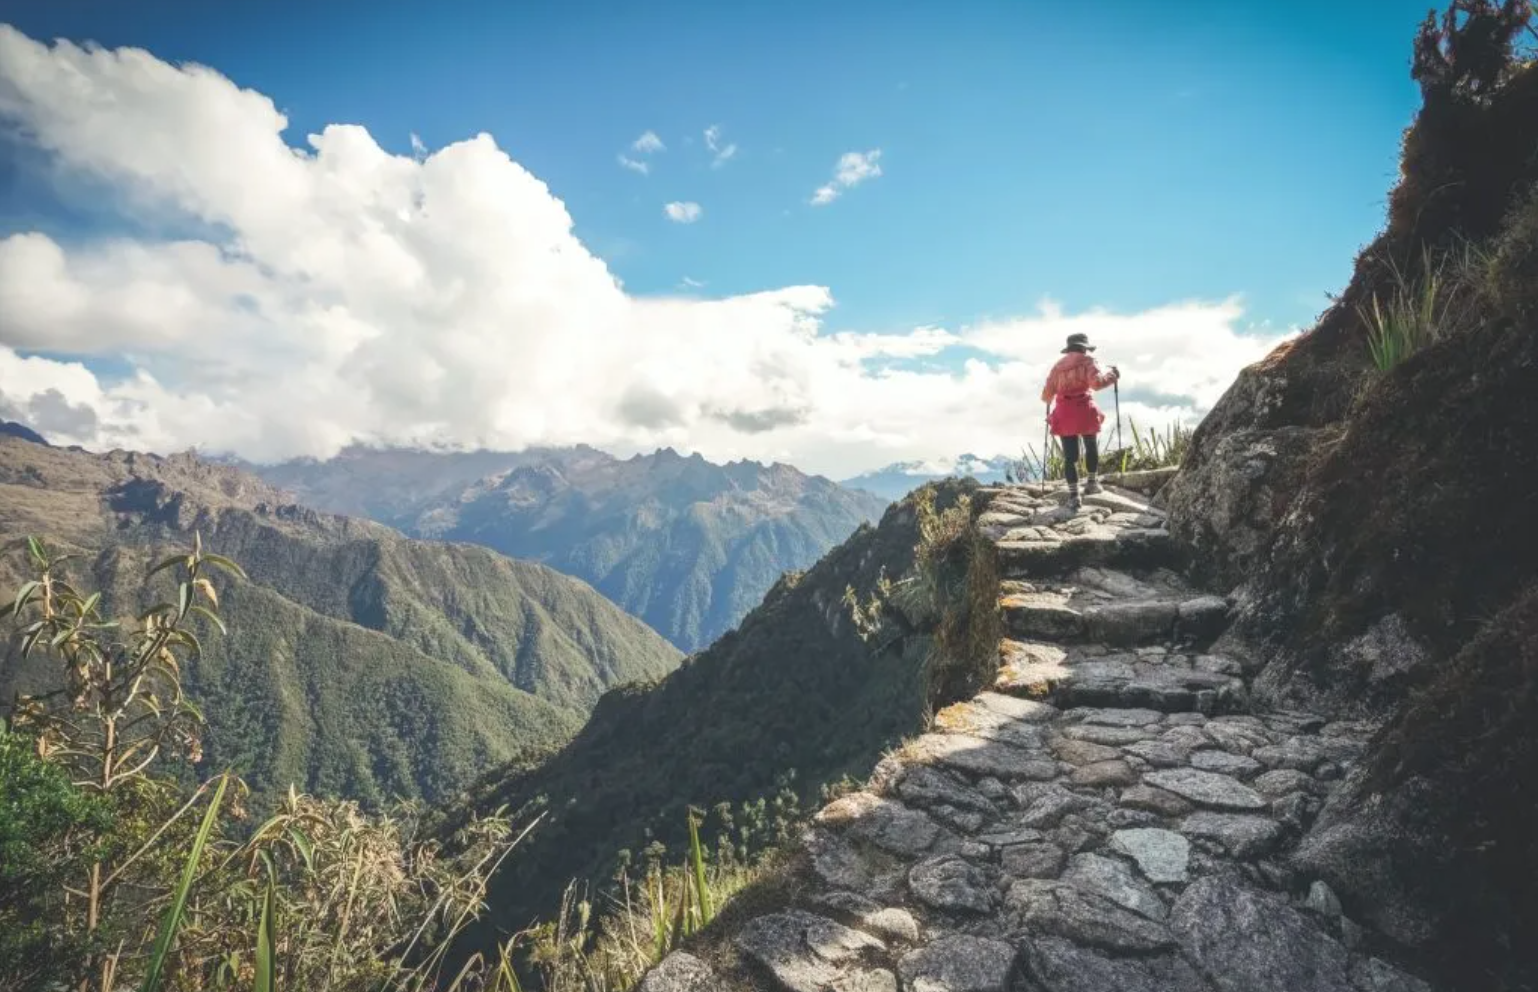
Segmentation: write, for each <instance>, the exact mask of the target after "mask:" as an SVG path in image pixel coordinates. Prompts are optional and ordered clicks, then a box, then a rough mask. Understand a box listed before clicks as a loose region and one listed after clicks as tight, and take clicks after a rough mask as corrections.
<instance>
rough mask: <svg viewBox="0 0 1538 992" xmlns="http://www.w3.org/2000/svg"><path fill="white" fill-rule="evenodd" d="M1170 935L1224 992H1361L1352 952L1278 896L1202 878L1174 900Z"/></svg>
mask: <svg viewBox="0 0 1538 992" xmlns="http://www.w3.org/2000/svg"><path fill="white" fill-rule="evenodd" d="M1170 928H1171V929H1172V930H1173V931H1174V933H1175V935H1176V936H1177V937H1178V938H1179V940H1180V946H1181V948H1182V949H1183V950H1184V951H1185V953H1186V955H1187V956H1188V957H1189V958H1190V959H1191V961H1193V962H1194V963H1195V964H1196V966H1197V968H1199V969H1200V970H1201V971H1202V972H1203V973H1204V974H1206V975H1207V976H1208V977H1209V978H1211V980H1212V982H1213V984H1214V985H1216V986H1217V987H1218V989H1220V990H1221V992H1355V990H1354V989H1352V987H1351V982H1350V978H1349V975H1348V972H1347V963H1348V958H1347V954H1346V949H1345V948H1344V947H1342V946H1341V945H1340V943H1339V942H1337V941H1336V940H1335V939H1334V938H1333V937H1331V936H1330V935H1329V934H1328V933H1327V932H1326V931H1325V930H1324V928H1323V927H1322V926H1321V925H1320V924H1318V923H1317V922H1316V921H1315V920H1313V919H1311V918H1309V917H1308V916H1307V915H1305V914H1304V913H1303V912H1301V911H1300V910H1298V909H1295V908H1293V907H1292V906H1291V905H1289V904H1288V902H1287V900H1286V899H1284V898H1283V897H1281V896H1279V895H1276V894H1274V893H1270V892H1261V891H1259V890H1256V889H1253V888H1250V887H1248V886H1246V885H1243V884H1241V883H1239V882H1237V881H1235V880H1233V879H1230V878H1219V877H1208V878H1202V879H1198V880H1197V881H1195V882H1192V883H1191V884H1190V885H1189V886H1188V887H1187V888H1186V890H1185V892H1183V893H1182V894H1181V896H1180V898H1179V899H1177V900H1176V901H1175V906H1174V908H1173V909H1172V910H1171V911H1170Z"/></svg>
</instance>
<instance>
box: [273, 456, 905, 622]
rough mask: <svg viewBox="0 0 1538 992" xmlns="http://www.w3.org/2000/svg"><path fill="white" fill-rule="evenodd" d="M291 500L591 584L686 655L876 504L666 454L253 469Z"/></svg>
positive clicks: (812, 483)
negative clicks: (526, 562)
mask: <svg viewBox="0 0 1538 992" xmlns="http://www.w3.org/2000/svg"><path fill="white" fill-rule="evenodd" d="M255 470H256V471H258V472H260V473H261V474H262V476H263V477H264V478H265V479H267V480H268V481H269V482H271V483H272V484H274V485H279V486H282V487H284V488H285V489H288V490H290V491H292V492H294V493H295V494H296V495H297V496H298V498H299V499H300V501H301V502H304V503H307V504H310V505H314V506H318V507H320V508H322V509H327V510H332V511H335V512H363V513H367V514H368V515H369V516H370V517H372V518H374V519H376V520H378V521H380V522H382V523H386V524H389V525H390V526H392V527H396V528H399V529H400V530H402V531H403V532H405V533H407V534H410V535H412V536H415V537H423V538H432V539H436V540H449V541H468V542H473V543H476V544H480V545H483V546H485V547H488V548H491V549H493V550H495V551H500V552H502V553H503V554H506V555H510V556H512V557H515V558H522V559H527V560H530V561H538V562H541V563H543V564H545V565H548V566H550V567H551V568H554V569H556V570H558V571H561V572H564V573H566V574H568V575H573V576H576V577H577V578H580V579H582V580H584V581H585V582H589V583H591V584H592V585H593V586H594V588H596V589H597V590H598V591H599V592H601V593H603V594H604V595H605V596H607V597H609V599H611V600H613V601H614V602H615V603H618V604H619V605H620V606H621V607H623V608H624V609H625V610H626V611H628V612H629V613H630V614H631V615H633V616H636V617H639V618H640V619H641V620H643V621H644V622H646V623H647V624H648V625H649V626H651V627H652V629H653V630H656V631H658V632H660V633H661V634H662V635H663V636H665V637H666V638H668V640H670V641H672V642H673V643H674V644H675V645H677V646H678V647H679V648H680V649H682V650H684V651H696V650H699V649H701V648H703V647H705V646H707V645H709V644H710V643H711V642H712V641H714V640H715V639H716V638H717V637H719V636H720V635H721V634H723V633H725V632H726V631H728V630H730V629H731V628H732V627H734V626H736V624H737V623H738V622H739V621H741V620H742V618H743V617H744V616H746V615H747V613H748V611H749V610H751V609H752V608H753V607H754V606H756V605H757V604H758V602H759V601H760V600H761V599H762V598H763V596H764V594H765V593H766V592H768V591H769V589H770V587H771V586H773V585H774V583H775V582H776V581H778V579H779V577H780V576H781V575H782V574H783V573H785V572H787V571H796V570H800V569H805V568H809V567H811V566H812V565H813V564H814V563H816V561H817V560H818V559H819V558H821V557H822V556H823V555H824V554H825V553H826V552H827V551H828V550H829V549H830V548H832V547H834V546H835V545H837V544H838V543H839V542H841V541H843V540H844V539H845V538H847V537H848V536H849V535H850V534H851V533H852V532H853V531H854V529H855V528H856V527H858V526H859V525H860V524H862V523H871V522H874V521H876V520H877V519H879V518H880V516H881V513H882V512H883V511H884V510H885V508H886V506H887V501H886V500H883V499H881V498H879V497H876V496H872V495H871V494H869V493H864V492H856V491H854V490H850V489H845V488H843V487H841V486H839V485H837V484H835V483H833V482H830V481H829V480H827V479H824V478H821V477H818V476H808V475H805V474H803V473H801V472H799V471H797V470H796V469H794V468H792V467H791V466H789V465H778V464H776V465H761V464H758V463H756V462H748V461H742V462H733V463H731V464H727V465H715V464H712V463H710V462H707V461H705V460H704V459H703V458H701V457H700V456H699V455H692V456H689V457H684V456H683V455H680V454H678V453H677V452H675V451H673V450H672V449H663V450H661V451H658V452H655V453H654V454H650V455H637V456H635V457H634V458H629V459H623V460H622V459H618V458H614V457H613V456H611V455H608V454H605V453H603V452H601V451H598V450H596V449H593V448H587V447H578V448H569V449H533V450H530V451H526V452H520V453H498V452H468V453H430V452H409V451H392V450H369V449H353V450H349V451H347V452H344V453H343V454H342V455H340V456H338V457H337V458H335V459H333V460H331V461H329V462H292V463H286V464H283V465H277V466H270V467H260V466H258V467H255Z"/></svg>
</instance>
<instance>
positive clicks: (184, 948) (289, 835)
mask: <svg viewBox="0 0 1538 992" xmlns="http://www.w3.org/2000/svg"><path fill="white" fill-rule="evenodd" d="M25 547H26V553H27V555H28V557H29V560H30V562H31V564H32V566H33V569H34V573H35V576H36V577H35V578H34V579H31V580H29V581H27V582H25V583H23V584H22V586H21V588H20V590H19V591H18V592H17V594H16V596H15V597H14V600H13V601H11V602H10V603H9V605H8V607H7V608H6V610H5V613H6V614H8V615H12V616H14V618H15V620H16V623H17V625H18V627H19V628H20V631H19V632H20V641H21V648H22V650H23V651H24V652H27V653H38V654H40V655H42V656H46V657H48V658H51V659H53V660H54V661H55V662H56V664H57V670H58V672H59V682H60V683H62V685H61V687H60V688H59V689H56V690H54V691H52V692H48V693H44V694H40V695H38V696H33V697H21V698H20V699H19V700H18V705H17V706H16V707H15V708H14V711H13V714H12V722H13V723H14V724H15V725H16V727H17V728H19V729H18V731H16V732H13V731H12V730H10V729H7V730H6V731H5V733H4V734H3V736H0V786H3V787H4V788H5V790H6V791H5V795H6V798H7V802H6V803H4V804H0V854H3V855H4V858H3V860H0V896H5V895H8V894H12V893H15V894H18V895H20V896H23V897H24V901H23V902H22V903H21V905H22V907H23V908H25V910H26V911H27V912H28V913H29V914H30V915H31V917H32V920H31V921H29V925H28V927H27V929H26V930H25V931H23V932H22V933H21V934H19V935H15V934H12V933H11V932H7V933H5V934H3V935H0V954H4V955H5V956H4V957H0V962H3V963H5V964H6V965H7V966H8V967H9V966H11V965H12V964H13V962H12V960H11V959H13V958H14V959H17V960H19V961H21V962H22V964H21V965H19V966H17V967H16V969H15V970H14V971H12V972H10V974H13V975H14V974H21V975H28V974H35V975H42V974H44V972H43V971H42V970H41V969H39V968H32V970H31V971H29V972H24V971H22V970H21V968H22V967H23V966H25V967H31V966H30V965H27V964H26V962H27V961H29V960H30V961H33V962H36V961H37V960H39V959H40V958H47V957H48V956H49V954H50V952H53V951H56V950H58V949H60V948H65V947H78V948H79V949H80V952H79V953H77V954H73V955H71V956H70V957H69V958H67V959H65V960H63V961H62V962H60V964H59V967H58V968H56V969H54V971H55V972H59V973H58V974H49V975H48V977H49V978H60V979H65V980H67V981H69V982H70V983H71V985H72V987H73V988H75V989H77V990H78V992H117V990H119V989H121V988H125V987H130V986H132V987H137V988H139V989H140V990H141V992H206V990H214V989H236V988H239V989H247V988H252V987H255V988H257V989H260V990H262V992H269V990H272V989H277V988H294V989H306V990H310V989H315V990H321V992H426V990H428V989H448V990H450V992H453V990H459V992H472V990H479V989H481V988H483V987H484V986H485V985H486V984H487V982H488V981H491V980H496V981H501V979H497V978H496V976H497V975H498V974H499V973H502V972H505V971H506V968H505V964H506V963H505V962H497V963H493V964H490V965H487V963H486V962H485V961H483V960H482V959H481V958H479V957H478V956H473V957H472V958H471V959H470V960H468V961H466V962H464V964H463V966H462V967H460V969H459V971H458V972H457V973H455V974H454V975H453V976H452V978H451V979H450V978H449V976H445V975H444V970H445V968H446V966H447V955H448V952H449V948H450V947H451V946H452V944H453V941H454V939H455V937H456V936H457V935H458V934H459V933H461V932H462V931H463V930H464V929H465V927H466V926H467V924H468V923H469V921H471V920H473V919H474V918H475V917H476V915H477V914H478V913H479V912H480V911H481V910H482V908H483V907H484V905H485V894H486V885H487V882H488V880H489V878H490V877H491V875H492V874H493V873H494V872H495V871H496V870H497V868H498V866H500V865H501V864H502V862H503V860H504V859H505V858H506V857H507V856H508V855H509V854H510V852H511V851H512V850H513V848H514V847H515V846H516V845H517V843H518V842H519V841H520V840H521V839H522V838H523V837H524V836H527V834H528V832H529V831H530V830H532V829H533V828H534V827H535V825H536V824H537V823H538V822H539V821H538V819H535V820H533V821H532V822H530V823H528V825H527V826H526V827H525V829H524V830H523V832H522V833H520V834H518V835H517V837H514V836H513V833H512V821H511V818H510V817H508V816H506V815H505V812H504V811H503V810H497V811H496V812H495V813H494V814H492V815H490V816H485V817H472V818H470V819H469V821H468V822H466V823H464V824H462V825H461V826H460V828H459V829H458V831H456V832H455V834H454V836H453V837H451V838H449V839H448V840H446V841H444V840H439V839H436V838H434V837H430V836H428V835H427V834H426V833H425V828H424V822H425V817H424V815H423V813H422V811H421V809H420V808H417V807H414V806H412V805H410V804H402V805H401V806H400V807H398V809H397V810H395V811H394V812H392V813H385V814H379V815H368V814H365V813H363V812H362V810H361V809H360V808H359V807H358V806H357V805H356V804H355V803H350V802H343V801H339V800H322V799H316V798H314V797H311V796H306V795H303V794H299V793H297V792H295V791H293V790H292V789H291V790H290V791H289V794H288V797H287V800H286V802H283V803H281V804H280V806H279V808H278V809H277V811H276V812H275V813H274V814H273V815H272V816H271V817H269V818H268V819H267V820H266V821H264V822H263V823H261V824H260V825H259V826H257V827H256V828H255V829H254V830H251V831H249V832H248V833H247V834H246V835H245V837H244V839H243V840H238V841H237V840H232V839H227V838H226V834H228V833H231V832H232V831H229V830H228V820H230V819H236V818H243V817H244V815H245V814H244V812H243V810H241V809H240V802H241V798H242V796H243V795H244V794H245V792H246V789H245V786H244V783H243V782H241V781H240V779H238V778H237V777H235V776H234V775H231V774H229V773H225V774H222V775H219V776H217V777H216V778H215V779H213V780H210V781H208V782H205V783H203V784H202V785H200V786H198V787H197V788H195V789H193V790H191V791H190V794H188V792H187V790H186V789H184V788H183V787H182V786H180V785H179V784H178V783H177V782H176V781H175V780H173V779H170V778H167V777H162V776H161V775H158V774H157V771H158V770H159V769H160V767H161V766H162V765H164V764H165V763H166V762H167V761H170V760H173V759H186V760H190V761H195V760H196V758H197V757H198V748H197V732H198V729H199V726H200V724H201V714H200V713H198V712H197V710H196V709H195V708H194V707H192V706H191V705H190V704H189V703H187V701H186V698H185V696H184V694H183V692H182V687H181V671H182V668H183V666H184V664H185V662H186V661H187V660H188V659H190V658H194V657H196V656H197V654H198V652H199V650H200V648H201V644H200V642H199V640H198V638H197V636H196V635H195V634H194V633H193V632H192V631H191V630H190V629H189V628H188V627H187V626H186V623H187V621H189V620H191V619H194V618H199V619H203V620H206V621H208V622H209V623H211V624H213V625H214V626H215V627H217V628H219V629H220V630H222V629H223V624H222V622H221V621H220V619H219V617H218V613H217V609H218V602H219V595H218V592H217V590H216V588H215V586H214V584H213V582H212V581H211V580H210V578H209V577H208V575H207V574H206V566H212V567H213V568H216V569H220V570H223V571H225V572H227V573H229V574H230V575H233V576H236V577H239V576H240V575H241V574H242V573H241V571H240V569H239V567H238V566H237V565H235V563H234V562H232V561H230V560H228V559H226V558H223V557H221V556H218V555H214V554H210V553H207V552H205V551H204V550H203V548H202V542H201V540H199V539H197V538H194V542H193V546H192V548H191V549H190V551H189V552H185V553H179V554H177V555H174V556H171V557H168V558H166V559H164V560H162V561H161V562H159V563H158V564H157V565H155V566H154V568H153V569H152V574H158V573H160V572H164V571H170V570H172V569H176V570H178V571H179V573H180V580H179V582H178V583H177V586H176V594H175V597H174V602H172V601H168V602H162V603H158V604H156V605H154V606H152V607H150V608H149V609H148V610H146V611H145V612H144V613H142V614H140V616H139V617H138V618H137V619H136V620H133V621H130V622H127V623H124V622H119V621H108V620H106V619H105V618H104V616H103V615H102V612H101V603H102V598H101V596H100V594H98V593H91V594H85V593H83V592H82V591H80V590H77V589H76V588H75V587H74V586H73V585H72V584H71V583H70V581H69V580H68V579H67V577H66V575H65V574H64V571H63V569H64V566H65V563H66V562H67V561H68V560H69V558H70V556H68V555H61V554H55V553H53V552H52V551H50V550H49V549H48V548H47V547H45V546H44V545H43V543H42V542H40V541H37V540H33V539H29V540H28V541H27V542H25ZM12 786H15V787H16V788H17V791H16V792H15V795H16V797H17V801H19V802H20V803H21V805H20V806H19V807H18V813H21V814H26V815H27V816H28V819H29V823H28V824H22V823H20V822H17V821H16V820H15V818H14V817H11V816H10V815H9V811H10V810H11V809H12V802H13V800H12V799H11V797H12V795H13V793H12V791H11V789H12ZM205 800H206V804H207V806H206V809H205V810H204V813H203V816H202V818H201V822H200V824H199V825H198V826H197V828H196V830H195V831H194V830H192V829H191V824H190V823H189V822H188V818H189V814H190V813H191V812H192V811H193V810H194V809H195V808H196V807H197V806H198V805H199V803H200V802H201V801H205ZM33 817H36V822H31V821H32V819H33ZM39 829H48V830H49V834H48V835H47V836H44V835H42V834H39V833H38V830H39ZM50 863H53V864H54V865H55V868H54V869H53V870H43V869H44V867H45V866H46V865H48V864H50ZM10 912H11V906H10V904H9V901H8V900H5V901H0V924H3V923H6V922H8V921H9V917H8V915H7V914H8V913H10ZM280 921H282V925H281V927H280V925H279V924H280ZM33 924H36V925H33ZM152 938H153V939H152ZM488 976H490V977H489V978H488ZM502 987H508V986H506V983H505V982H503V986H502Z"/></svg>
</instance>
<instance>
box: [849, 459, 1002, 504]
mask: <svg viewBox="0 0 1538 992" xmlns="http://www.w3.org/2000/svg"><path fill="white" fill-rule="evenodd" d="M1014 463H1015V459H1013V458H1010V457H1008V456H1005V455H999V456H997V457H994V458H979V457H978V456H977V455H962V456H961V457H960V458H957V459H955V460H954V461H946V460H944V459H941V460H937V461H927V462H925V461H914V462H895V463H893V464H891V465H888V466H887V467H886V468H881V469H877V470H876V471H874V472H866V473H865V474H863V475H857V476H855V477H854V478H852V479H845V480H844V481H843V482H842V483H841V485H844V486H848V487H849V488H851V489H863V490H865V491H866V492H868V493H875V494H876V495H877V496H881V497H884V498H886V499H889V500H892V501H894V502H895V501H897V500H900V499H902V498H903V497H904V496H906V495H908V494H909V493H910V492H912V491H913V490H915V489H917V488H918V487H919V486H922V485H923V484H924V483H926V482H933V481H934V480H936V479H947V478H963V479H964V478H972V479H976V480H977V481H978V482H982V483H985V484H986V483H993V482H1003V481H1004V473H1005V472H1006V471H1013V466H1014Z"/></svg>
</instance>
